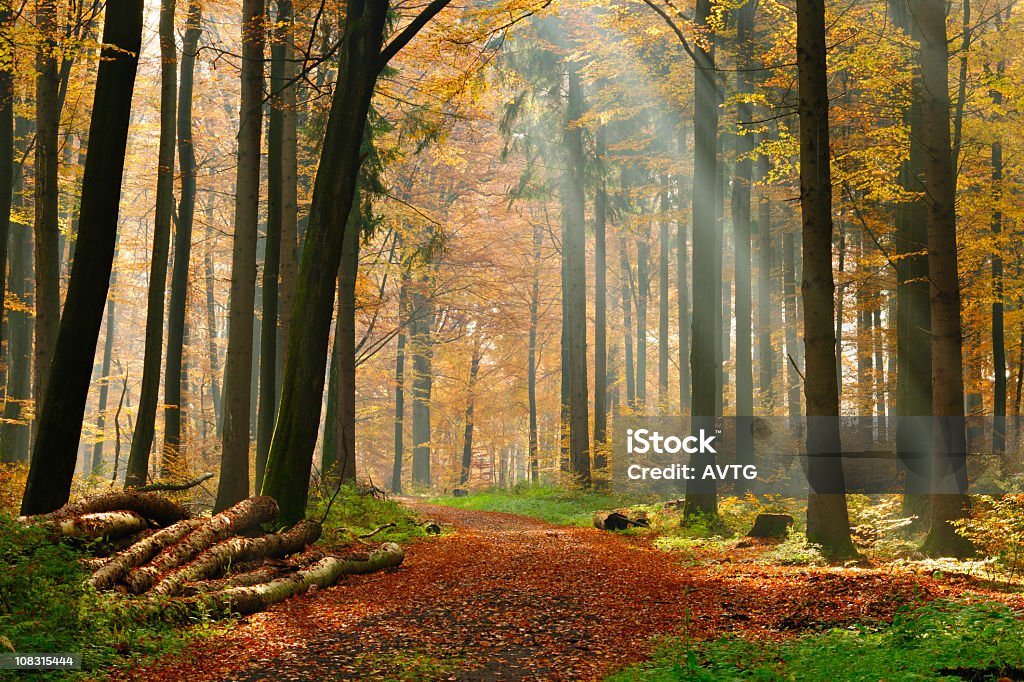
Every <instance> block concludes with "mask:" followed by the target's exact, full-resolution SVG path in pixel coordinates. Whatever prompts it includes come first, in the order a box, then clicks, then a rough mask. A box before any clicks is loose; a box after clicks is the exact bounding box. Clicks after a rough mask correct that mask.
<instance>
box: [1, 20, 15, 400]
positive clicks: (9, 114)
mask: <svg viewBox="0 0 1024 682" xmlns="http://www.w3.org/2000/svg"><path fill="white" fill-rule="evenodd" d="M13 32H14V15H13V14H12V13H11V7H10V4H9V3H4V4H3V5H2V6H0V38H2V39H3V40H4V41H5V42H7V43H8V44H11V41H12V39H13ZM0 159H3V160H4V162H3V163H0V348H2V347H3V346H2V344H3V337H4V325H3V319H4V313H5V312H6V309H7V276H6V274H7V249H8V245H9V243H10V239H9V238H10V233H11V202H12V198H13V192H14V174H15V171H14V163H13V162H11V160H13V159H14V64H13V63H10V64H5V65H3V66H0ZM5 360H6V358H4V357H2V356H0V364H2V365H3V368H2V370H0V384H6V373H7V363H6V361H5Z"/></svg>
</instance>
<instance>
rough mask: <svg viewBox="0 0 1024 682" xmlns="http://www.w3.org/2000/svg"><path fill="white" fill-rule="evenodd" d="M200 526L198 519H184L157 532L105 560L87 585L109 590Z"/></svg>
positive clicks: (200, 522)
mask: <svg viewBox="0 0 1024 682" xmlns="http://www.w3.org/2000/svg"><path fill="white" fill-rule="evenodd" d="M202 524H203V521H202V520H200V519H186V520H185V521H179V522H178V523H175V524H174V525H171V526H168V527H167V528H164V529H162V530H159V531H157V532H156V533H154V534H153V535H150V536H149V537H147V538H145V539H143V540H141V541H140V542H137V543H135V544H134V545H132V546H131V547H129V548H128V549H126V550H125V551H123V552H121V553H120V554H117V555H116V556H113V557H111V558H110V559H109V560H107V562H106V563H105V564H104V565H103V566H102V567H100V568H99V569H98V570H97V571H96V572H95V573H93V575H92V577H91V578H89V584H90V585H92V586H93V587H94V588H96V589H97V590H108V589H110V588H111V587H113V586H114V583H115V582H117V581H118V580H120V579H121V578H122V577H123V576H124V575H125V574H126V573H127V572H128V571H129V570H131V569H133V568H136V567H137V566H141V565H142V564H144V563H146V562H147V561H149V560H150V559H152V558H153V557H155V556H156V555H157V554H158V553H159V552H160V551H161V550H163V549H164V548H165V547H168V546H170V545H173V544H174V543H175V542H178V541H179V540H181V539H182V538H183V537H185V535H186V534H188V533H191V532H192V531H194V530H195V529H196V528H198V527H199V526H201V525H202Z"/></svg>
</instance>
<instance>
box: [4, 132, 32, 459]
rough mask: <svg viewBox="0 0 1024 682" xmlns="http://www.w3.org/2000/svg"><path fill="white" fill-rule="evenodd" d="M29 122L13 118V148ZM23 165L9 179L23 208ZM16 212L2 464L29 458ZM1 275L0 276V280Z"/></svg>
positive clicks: (28, 357) (22, 232)
mask: <svg viewBox="0 0 1024 682" xmlns="http://www.w3.org/2000/svg"><path fill="white" fill-rule="evenodd" d="M28 128H29V121H28V119H26V118H22V117H20V116H19V117H17V118H16V119H15V123H14V133H15V135H14V137H15V147H16V149H17V151H20V152H22V153H24V149H21V147H22V146H23V144H24V143H23V142H20V140H24V138H25V135H26V134H27V132H28ZM23 171H24V166H23V165H21V164H18V165H17V166H16V167H15V175H14V179H13V198H12V201H11V203H12V206H13V207H14V208H16V209H23V208H24V198H23V194H22V192H23V190H24V174H23ZM21 213H22V211H16V212H15V214H14V215H13V216H12V217H13V218H14V220H13V221H12V223H11V230H10V233H11V234H10V251H11V265H10V272H9V274H8V277H9V280H8V281H9V284H8V287H7V290H8V292H9V293H10V294H11V295H12V296H15V297H17V299H18V300H19V301H21V303H22V304H23V307H19V308H17V309H13V308H12V309H11V310H10V311H8V313H7V323H8V328H9V329H10V335H9V336H10V338H9V339H8V342H7V358H8V363H7V366H8V371H7V387H6V388H7V390H6V393H5V395H4V410H3V418H4V419H3V424H2V425H0V457H2V458H3V461H11V462H27V461H28V459H29V435H30V431H31V429H30V427H29V422H28V419H27V416H26V409H25V407H26V404H27V403H28V402H29V400H30V398H31V389H32V316H31V315H30V314H29V312H28V311H29V310H30V309H31V308H32V294H33V290H32V283H33V279H32V228H31V226H29V225H23V224H20V223H19V222H18V219H17V217H16V216H17V215H19V214H21ZM2 276H3V273H0V277H2Z"/></svg>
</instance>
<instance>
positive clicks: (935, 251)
mask: <svg viewBox="0 0 1024 682" xmlns="http://www.w3.org/2000/svg"><path fill="white" fill-rule="evenodd" d="M945 9H946V6H945V3H944V2H942V0H914V2H912V3H911V11H912V12H913V13H914V17H915V19H916V20H917V25H918V26H919V27H920V30H921V45H920V63H921V95H922V100H921V103H922V107H921V109H922V126H921V132H922V137H921V142H922V147H923V151H924V159H925V196H926V197H927V198H926V200H925V203H926V204H927V210H928V212H927V225H928V269H929V272H930V276H929V283H930V286H929V292H930V301H931V313H932V320H931V321H932V381H933V387H934V388H933V391H932V419H933V423H934V427H933V428H934V441H933V446H934V448H935V453H934V466H933V470H932V498H931V528H930V530H929V532H928V537H927V539H926V540H925V544H924V549H925V551H926V552H928V553H932V554H939V555H942V556H963V555H965V554H967V553H969V552H970V550H971V547H970V543H968V542H967V541H966V540H965V539H964V538H962V537H961V536H959V535H957V533H956V532H955V530H954V528H953V526H952V525H951V523H952V522H953V521H955V520H956V519H958V518H961V517H962V516H964V515H965V514H966V513H967V506H968V500H967V495H966V492H967V470H966V466H967V452H966V449H967V442H966V433H965V430H964V420H963V417H964V379H963V345H962V344H963V330H962V328H961V322H960V281H959V276H958V273H957V254H956V207H955V204H956V179H955V176H954V172H953V162H952V148H951V142H950V134H949V114H950V104H949V74H948V73H947V72H948V69H949V48H948V44H947V41H946V12H945Z"/></svg>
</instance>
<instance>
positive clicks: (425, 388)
mask: <svg viewBox="0 0 1024 682" xmlns="http://www.w3.org/2000/svg"><path fill="white" fill-rule="evenodd" d="M423 267H427V266H426V265H424V266H423ZM430 282H431V277H430V275H429V274H423V275H421V276H420V278H419V282H418V283H417V287H416V289H415V290H414V291H413V295H412V301H413V308H412V309H413V312H412V315H413V323H412V330H411V331H410V342H411V345H412V348H411V349H410V350H411V351H412V374H413V376H412V480H413V483H414V484H416V485H419V486H423V487H430V435H431V434H430V393H431V389H432V388H433V381H434V377H433V357H434V349H433V345H434V338H433V337H434V304H433V302H432V301H431V300H430V298H429V296H430V295H429V293H428V292H427V289H428V287H429V286H430Z"/></svg>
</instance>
